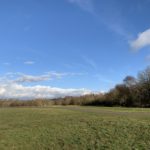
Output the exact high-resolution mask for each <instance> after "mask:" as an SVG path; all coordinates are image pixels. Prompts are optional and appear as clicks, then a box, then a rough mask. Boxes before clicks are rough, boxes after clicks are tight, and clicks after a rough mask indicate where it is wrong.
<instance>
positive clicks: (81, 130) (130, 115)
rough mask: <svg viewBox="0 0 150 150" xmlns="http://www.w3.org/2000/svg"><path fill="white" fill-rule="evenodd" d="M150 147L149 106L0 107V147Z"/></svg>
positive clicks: (38, 148) (40, 148)
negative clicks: (146, 107) (142, 107)
mask: <svg viewBox="0 0 150 150" xmlns="http://www.w3.org/2000/svg"><path fill="white" fill-rule="evenodd" d="M3 149H4V150H5V149H8V150H10V149H11V150H13V149H17V150H22V149H24V150H27V149H28V150H30V149H33V150H34V149H35V150H42V149H45V150H48V149H54V150H57V149H66V150H67V149H68V150H70V149H71V150H73V149H77V150H79V149H92V150H93V149H102V150H103V149H112V150H113V149H114V150H123V149H124V150H128V149H139V150H141V149H145V150H147V149H150V110H149V109H125V108H99V107H95V108H94V107H76V106H72V107H71V106H66V107H65V106H64V107H63V106H62V107H61V106H60V107H51V108H2V109H0V150H3Z"/></svg>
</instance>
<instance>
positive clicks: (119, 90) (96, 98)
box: [0, 67, 150, 107]
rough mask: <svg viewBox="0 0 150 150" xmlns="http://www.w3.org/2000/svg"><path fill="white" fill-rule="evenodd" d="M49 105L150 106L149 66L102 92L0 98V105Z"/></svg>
mask: <svg viewBox="0 0 150 150" xmlns="http://www.w3.org/2000/svg"><path fill="white" fill-rule="evenodd" d="M50 105H98V106H125V107H150V67H147V68H146V69H145V70H144V71H142V72H140V73H139V74H138V76H137V78H135V77H133V76H127V77H125V78H124V80H123V82H122V83H121V84H118V85H116V86H115V87H114V88H113V89H111V90H110V91H109V92H107V93H104V94H90V95H84V96H79V97H64V98H57V99H50V100H47V99H37V100H30V101H29V100H28V101H21V100H0V106H1V107H5V106H11V107H16V106H50Z"/></svg>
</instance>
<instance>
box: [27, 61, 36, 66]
mask: <svg viewBox="0 0 150 150" xmlns="http://www.w3.org/2000/svg"><path fill="white" fill-rule="evenodd" d="M24 64H26V65H33V64H35V62H34V61H25V62H24Z"/></svg>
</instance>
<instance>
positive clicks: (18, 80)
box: [0, 71, 91, 99]
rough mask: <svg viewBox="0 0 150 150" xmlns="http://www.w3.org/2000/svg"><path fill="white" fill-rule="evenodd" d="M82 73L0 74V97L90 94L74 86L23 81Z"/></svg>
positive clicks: (32, 97)
mask: <svg viewBox="0 0 150 150" xmlns="http://www.w3.org/2000/svg"><path fill="white" fill-rule="evenodd" d="M74 75H83V74H80V73H58V72H54V71H52V72H48V73H45V74H43V75H39V76H33V75H27V74H23V73H19V72H18V73H12V72H9V73H7V74H5V75H4V76H0V98H17V99H34V98H58V97H65V96H80V95H85V94H90V93H91V91H90V90H87V89H82V88H81V89H74V88H68V89H64V88H57V87H50V86H41V85H34V86H31V85H30V86H26V85H23V83H31V82H37V83H38V82H40V81H47V80H51V79H59V78H61V77H64V76H74Z"/></svg>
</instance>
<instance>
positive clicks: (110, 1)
mask: <svg viewBox="0 0 150 150" xmlns="http://www.w3.org/2000/svg"><path fill="white" fill-rule="evenodd" d="M149 8H150V0H132V1H131V0H57V1H54V0H13V1H12V0H0V98H22V99H23V98H56V97H62V96H78V95H84V94H89V93H93V92H106V91H108V90H109V89H111V88H113V87H114V86H115V85H116V84H118V83H121V82H122V80H123V78H124V77H125V76H127V75H132V76H135V77H136V75H137V73H138V72H139V71H141V70H143V69H145V68H146V67H147V66H148V65H149V63H150V19H149V15H150V11H149Z"/></svg>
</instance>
